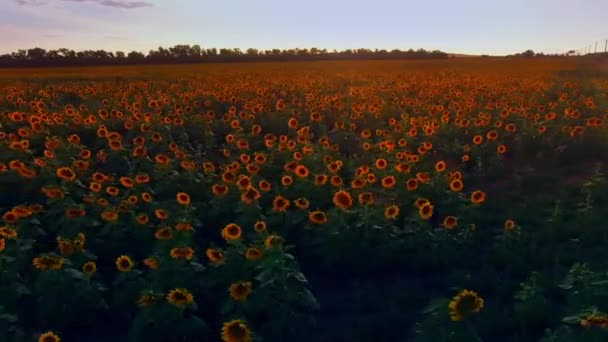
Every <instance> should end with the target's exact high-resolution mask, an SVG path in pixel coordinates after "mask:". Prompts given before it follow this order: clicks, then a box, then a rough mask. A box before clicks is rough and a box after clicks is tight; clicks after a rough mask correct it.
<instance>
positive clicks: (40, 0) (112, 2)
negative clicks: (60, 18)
mask: <svg viewBox="0 0 608 342" xmlns="http://www.w3.org/2000/svg"><path fill="white" fill-rule="evenodd" d="M60 1H67V2H90V3H96V4H98V5H101V6H106V7H114V8H125V9H134V8H142V7H151V6H153V5H152V3H149V2H145V1H128V0H60ZM15 2H16V3H17V4H19V5H23V6H40V5H46V4H48V3H49V1H48V0H47V1H44V0H15Z"/></svg>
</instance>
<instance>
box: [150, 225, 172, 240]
mask: <svg viewBox="0 0 608 342" xmlns="http://www.w3.org/2000/svg"><path fill="white" fill-rule="evenodd" d="M154 237H155V238H156V239H157V240H162V241H166V240H171V239H173V230H172V229H171V228H170V227H163V228H158V229H157V230H156V232H155V233H154Z"/></svg>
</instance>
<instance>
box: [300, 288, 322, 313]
mask: <svg viewBox="0 0 608 342" xmlns="http://www.w3.org/2000/svg"><path fill="white" fill-rule="evenodd" d="M303 293H304V299H305V300H306V304H308V305H309V306H311V307H312V308H313V309H314V310H319V309H320V308H321V305H320V304H319V301H317V298H316V297H315V296H314V295H313V294H312V292H310V291H309V290H308V289H304V291H303Z"/></svg>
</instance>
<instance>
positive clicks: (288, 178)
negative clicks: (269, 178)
mask: <svg viewBox="0 0 608 342" xmlns="http://www.w3.org/2000/svg"><path fill="white" fill-rule="evenodd" d="M291 184H293V178H291V176H290V175H285V176H283V177H281V185H283V186H290V185H291Z"/></svg>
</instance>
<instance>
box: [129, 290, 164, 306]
mask: <svg viewBox="0 0 608 342" xmlns="http://www.w3.org/2000/svg"><path fill="white" fill-rule="evenodd" d="M164 297H165V295H164V294H162V293H144V294H142V295H141V296H140V297H139V299H137V302H136V303H137V306H139V307H140V308H145V307H148V306H151V305H154V304H156V303H158V302H160V300H161V299H163V298H164Z"/></svg>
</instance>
